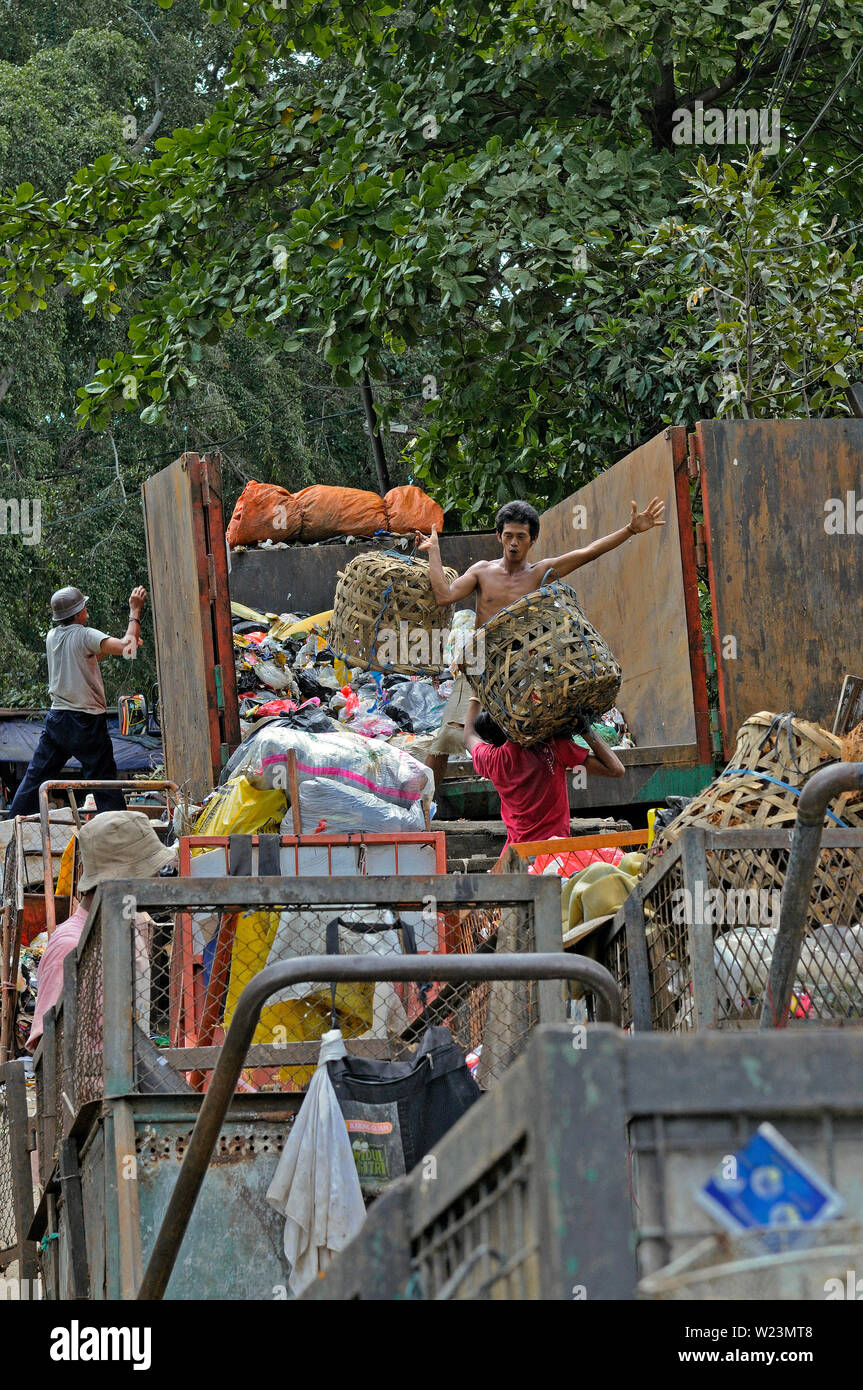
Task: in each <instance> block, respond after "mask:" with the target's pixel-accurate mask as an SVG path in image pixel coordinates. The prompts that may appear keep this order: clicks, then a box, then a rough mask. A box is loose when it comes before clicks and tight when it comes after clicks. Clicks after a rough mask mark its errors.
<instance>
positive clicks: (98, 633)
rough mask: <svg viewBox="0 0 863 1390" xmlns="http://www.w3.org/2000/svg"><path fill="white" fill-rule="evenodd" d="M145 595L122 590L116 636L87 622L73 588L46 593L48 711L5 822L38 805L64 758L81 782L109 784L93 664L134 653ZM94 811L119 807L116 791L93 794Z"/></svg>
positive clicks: (112, 765) (112, 776)
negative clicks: (125, 603)
mask: <svg viewBox="0 0 863 1390" xmlns="http://www.w3.org/2000/svg"><path fill="white" fill-rule="evenodd" d="M146 599H147V592H146V590H145V589H143V588H141V586H140V585H139V586H138V587H137V588H135V589H133V590H132V592H131V594H130V595H129V622H128V625H127V627H126V632H125V635H124V636H123V637H110V636H109V635H108V633H107V632H103V631H102V630H101V628H98V627H90V626H89V625H88V617H89V614H88V612H87V603H88V599H87V598H86V597H85V595H84V594H82V593H81V590H80V589H76V588H75V587H74V586H73V585H71V584H70V585H67V586H66V588H65V589H58V590H57V592H56V593H55V594H53V595H52V597H51V617H52V621H53V624H54V626H53V627H52V629H51V631H50V632H49V633H48V637H47V640H46V642H45V648H46V652H47V656H48V690H49V692H50V695H51V708H50V710H49V711H48V714H47V716H46V718H45V728H44V730H43V732H42V737H41V738H40V739H39V743H38V745H37V747H36V751H35V753H34V754H33V757H32V758H31V759H30V765H29V767H28V768H27V771H26V772H25V773H24V780H23V781H22V783H21V785H20V787H19V788H18V790H17V792H16V793H15V797H14V799H13V801H12V805H11V806H10V807H9V810H8V811H7V812H6V816H5V818H4V819H6V820H11V819H12V818H13V816H29V815H32V814H33V812H34V811H37V810H38V809H39V787H40V785H41V784H42V782H50V781H53V779H54V778H56V777H58V776H59V774H60V773H61V772H62V770H63V768H64V767H65V766H66V763H67V762H68V760H69V759H70V758H77V759H78V762H79V763H80V764H81V777H82V779H84V780H85V781H94V782H116V781H117V780H118V778H117V764H116V762H115V761H114V749H113V746H112V744H111V735H110V734H109V732H108V706H107V705H106V703H105V687H104V685H103V684H102V673H101V671H100V670H99V663H100V662H101V661H104V660H105V657H106V656H125V657H127V658H131V657H134V656H135V655H136V653H137V650H138V647H139V646H140V645H141V610H142V609H143V607H144V604H145V602H146ZM94 797H95V801H96V810H97V811H123V810H125V807H126V801H125V798H124V796H123V793H122V792H121V791H101V792H95V793H94Z"/></svg>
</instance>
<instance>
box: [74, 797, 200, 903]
mask: <svg viewBox="0 0 863 1390" xmlns="http://www.w3.org/2000/svg"><path fill="white" fill-rule="evenodd" d="M78 844H79V846H80V849H81V868H82V871H83V872H82V874H81V878H80V879H79V881H78V892H79V894H81V893H89V891H90V889H91V888H95V887H96V886H97V884H99V883H105V882H107V881H108V880H109V879H115V878H154V877H155V875H156V874H157V873H158V872H159V870H160V869H163V868H164V867H165V865H166V864H170V863H172V862H173V860H174V859H175V858H176V850H173V849H167V848H166V847H165V845H163V844H162V842H161V840H160V839H159V837H158V835H157V834H156V832H155V830H154V829H153V827H152V825H151V824H150V822H149V820H148V819H147V817H146V816H145V815H144V813H143V811H103V812H102V813H101V815H98V816H94V817H93V819H92V820H89V821H86V822H85V824H84V825H82V826H81V829H80V830H79V831H78Z"/></svg>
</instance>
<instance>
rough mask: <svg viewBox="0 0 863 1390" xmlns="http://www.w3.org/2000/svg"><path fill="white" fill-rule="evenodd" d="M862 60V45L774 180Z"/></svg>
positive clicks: (798, 151) (824, 113) (798, 149)
mask: <svg viewBox="0 0 863 1390" xmlns="http://www.w3.org/2000/svg"><path fill="white" fill-rule="evenodd" d="M861 58H863V45H861V47H860V49H859V51H858V53H857V57H856V58H855V59H854V61H853V63H852V64H851V66H850V67H849V68H848V69H847V71H846V72H845V75H844V77H841V78H840V79H839V81H838V82H837V84H836V86H835V87H834V88H833V91H832V92H831V94H830V96H829V97H828V98H827V100H826V101H825V103H824V105H823V106H822V107H821V110H820V111H819V112H818V115H817V116H816V117H815V120H814V121H813V122H812V124H811V126H810V127H809V129H808V130H807V132H806V134H805V135H803V136H802V137H801V138H800V139H799V140H798V141H797V144H796V145H795V146H794V149H793V150H792V151H791V152H790V154H789V155H787V157H786V158H785V159H783V161H782V163H781V164H780V165H779V168H778V169H777V170H776V173H775V174H774V178H778V177H779V175H780V174H781V173H782V171H783V169H785V168H787V166H788V165H789V164H790V163H791V161H792V159H794V157H795V155H797V154H799V153H800V151H801V150H802V148H803V146H804V145H805V144H806V141H807V140H808V139H809V136H810V135H811V134H812V132H813V130H815V129H816V128H817V127H818V125H820V123H821V120H822V118H823V117H824V116H826V114H827V112H828V111H829V110H830V107H831V106H832V105H833V103H834V101H835V100H836V98H837V96H838V95H839V93H840V92H841V90H842V88H843V87H844V86H845V83H846V82H848V80H849V79H850V78H851V77H852V76H853V75H854V73H855V72H856V70H857V66H858V64H859V62H860V60H861Z"/></svg>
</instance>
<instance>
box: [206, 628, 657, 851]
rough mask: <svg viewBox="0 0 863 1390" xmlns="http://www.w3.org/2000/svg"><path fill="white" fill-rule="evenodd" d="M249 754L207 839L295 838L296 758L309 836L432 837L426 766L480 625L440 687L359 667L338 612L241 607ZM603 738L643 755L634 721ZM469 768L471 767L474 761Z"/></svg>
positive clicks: (430, 679) (466, 634)
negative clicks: (348, 654)
mask: <svg viewBox="0 0 863 1390" xmlns="http://www.w3.org/2000/svg"><path fill="white" fill-rule="evenodd" d="M231 613H232V620H233V629H234V651H235V668H236V677H237V691H238V695H239V713H240V731H241V733H242V735H243V743H242V744H241V745H240V747H239V748H238V749H237V751H236V752H235V753H234V755H233V757H232V758H231V759H230V761H229V762H228V764H227V766H226V767H225V769H224V771H223V773H222V777H221V780H220V785H219V786H218V787H217V788H216V790H215V791H214V793H213V794H212V795H211V796H210V797H209V798H208V799H207V801H206V803H205V804H204V806H203V809H202V810H201V813H200V815H198V817H197V820H196V821H195V823H194V831H195V833H196V834H199V835H218V834H242V833H246V834H249V833H253V832H256V831H281V833H283V834H291V833H293V826H294V816H293V810H294V809H295V808H292V807H291V801H290V797H291V788H290V777H289V752H290V751H292V752H293V754H294V756H295V759H296V770H297V785H296V788H295V790H296V791H297V794H298V798H299V819H300V820H301V823H302V828H303V832H304V833H319V832H323V831H327V832H330V833H333V834H340V833H343V832H346V831H361V830H362V831H374V832H379V833H383V832H400V833H401V832H405V831H411V830H422V829H424V828H425V826H426V824H427V817H430V816H431V815H432V814H433V810H434V808H433V805H432V800H431V798H432V791H433V777H432V774H431V771H430V770H429V768H428V767H427V766H426V765H425V759H426V757H427V755H428V752H429V749H430V747H431V744H432V742H433V740H434V738H435V735H436V734H437V731H438V730H439V728H440V726H441V722H442V719H443V713H444V709H445V708H446V703H447V700H448V699H449V696H450V694H451V692H452V688H453V679H454V677H453V669H454V666H455V663H456V662H457V661H458V660H459V658H460V656H461V654H462V651H463V650H464V649H465V646H466V644H467V643H468V642H469V640H470V635H471V632H472V629H473V625H474V615H473V613H470V612H463V613H457V614H456V615H455V618H454V620H453V623H452V628H451V630H450V632H449V634H448V638H447V642H446V644H445V646H444V650H443V661H444V670H443V671H442V673H441V674H440V675H435V676H428V675H424V676H412V675H404V674H400V673H397V672H381V671H375V670H366V669H364V668H362V667H350V666H348V665H347V664H346V662H345V661H344V660H343V658H342V657H341V655H340V654H339V653H338V652H335V651H334V650H333V649H332V648H331V647H330V646H329V645H328V641H327V628H328V624H329V620H330V617H331V613H330V612H325V613H316V614H300V613H281V614H277V613H261V612H258V611H256V610H255V609H252V608H247V607H246V606H245V605H244V604H240V603H232V604H231ZM593 727H594V730H595V732H596V733H598V734H599V736H600V737H602V738H604V739H605V740H606V741H607V742H608V743H609V744H610V745H611V746H613V747H624V748H626V747H632V746H633V743H632V737H631V734H630V732H629V730H628V728H627V725H626V721H625V719H624V718H623V715H622V714H621V713H620V711H619V710H617V709H612V710H609V711H608V713H607V714H606V715H605V716H604V717H603V719H602V720H601V721H598V722H597V723H596V724H595V725H594V726H593ZM464 761H465V763H466V764H467V766H469V765H470V756H469V754H468V753H467V752H466V751H465V753H464Z"/></svg>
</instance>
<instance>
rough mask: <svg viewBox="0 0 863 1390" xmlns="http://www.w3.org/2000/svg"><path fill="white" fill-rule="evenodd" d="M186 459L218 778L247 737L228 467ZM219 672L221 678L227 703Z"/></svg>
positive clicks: (213, 460)
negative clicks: (228, 528)
mask: <svg viewBox="0 0 863 1390" xmlns="http://www.w3.org/2000/svg"><path fill="white" fill-rule="evenodd" d="M183 461H184V463H185V464H186V466H187V467H188V470H189V481H190V483H191V487H192V504H193V505H192V524H193V526H194V531H195V552H196V560H197V570H198V598H199V602H200V607H201V638H202V641H203V646H204V668H205V670H207V671H212V672H213V673H214V684H215V688H213V689H211V690H209V691H208V699H207V717H208V722H209V726H210V749H211V754H212V762H213V772H214V779H215V778H218V775H219V772H220V771H221V769H222V768H223V767H224V765H225V763H226V762H227V760H228V758H229V757H230V755H231V753H233V751H234V749H235V748H236V747H237V745H238V744H239V743H240V738H241V735H240V709H239V700H238V696H237V677H236V671H235V669H234V637H233V629H232V627H231V607H230V598H229V596H228V595H229V589H228V557H227V551H226V549H225V514H224V509H223V507H222V471H221V465H220V462H219V459H218V456H213V455H210V454H205V456H204V457H203V458H201V457H200V456H199V455H198V454H184V455H183ZM217 672H218V678H220V680H221V701H220V700H219V690H218V678H217V677H216V673H217Z"/></svg>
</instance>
